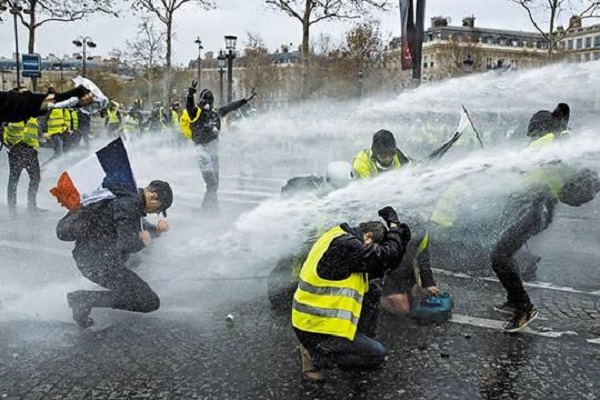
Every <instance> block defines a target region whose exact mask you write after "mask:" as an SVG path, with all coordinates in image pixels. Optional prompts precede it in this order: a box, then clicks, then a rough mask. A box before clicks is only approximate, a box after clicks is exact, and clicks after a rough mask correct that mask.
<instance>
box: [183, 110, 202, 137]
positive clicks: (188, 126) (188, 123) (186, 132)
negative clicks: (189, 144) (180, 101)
mask: <svg viewBox="0 0 600 400" xmlns="http://www.w3.org/2000/svg"><path fill="white" fill-rule="evenodd" d="M201 113H202V110H201V109H200V107H198V112H197V113H196V116H195V117H194V119H190V115H189V114H188V112H187V109H185V110H183V112H182V113H181V118H179V126H180V127H181V132H182V133H183V136H185V137H186V138H188V139H190V140H192V123H194V122H196V121H198V119H199V118H200V114H201Z"/></svg>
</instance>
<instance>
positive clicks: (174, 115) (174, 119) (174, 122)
mask: <svg viewBox="0 0 600 400" xmlns="http://www.w3.org/2000/svg"><path fill="white" fill-rule="evenodd" d="M171 125H173V128H177V127H178V126H179V114H177V111H175V110H171Z"/></svg>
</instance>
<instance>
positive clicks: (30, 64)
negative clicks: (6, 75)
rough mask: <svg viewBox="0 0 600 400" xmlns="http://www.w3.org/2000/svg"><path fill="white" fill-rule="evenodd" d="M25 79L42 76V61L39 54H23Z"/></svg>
mask: <svg viewBox="0 0 600 400" xmlns="http://www.w3.org/2000/svg"><path fill="white" fill-rule="evenodd" d="M22 75H23V76H24V77H25V78H40V77H41V76H42V59H41V57H40V55H39V54H35V53H34V54H23V74H22Z"/></svg>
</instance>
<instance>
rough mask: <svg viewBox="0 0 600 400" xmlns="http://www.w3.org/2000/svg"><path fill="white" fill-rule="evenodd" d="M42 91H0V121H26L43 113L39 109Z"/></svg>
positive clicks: (43, 95)
mask: <svg viewBox="0 0 600 400" xmlns="http://www.w3.org/2000/svg"><path fill="white" fill-rule="evenodd" d="M46 96H47V95H46V94H44V93H31V92H24V93H17V92H0V122H20V121H26V120H28V119H29V118H30V117H37V116H39V115H42V114H44V113H45V111H42V110H41V107H42V103H43V102H44V99H45V98H46Z"/></svg>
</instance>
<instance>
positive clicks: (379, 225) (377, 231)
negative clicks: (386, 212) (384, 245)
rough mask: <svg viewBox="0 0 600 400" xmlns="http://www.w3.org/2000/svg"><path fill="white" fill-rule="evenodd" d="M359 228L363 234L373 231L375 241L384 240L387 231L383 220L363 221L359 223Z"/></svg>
mask: <svg viewBox="0 0 600 400" xmlns="http://www.w3.org/2000/svg"><path fill="white" fill-rule="evenodd" d="M358 228H359V229H360V231H361V232H362V233H363V234H365V233H371V234H372V235H373V242H375V243H381V242H383V239H385V234H386V232H387V228H386V227H385V225H384V224H383V222H381V221H369V222H362V223H361V224H360V225H358Z"/></svg>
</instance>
